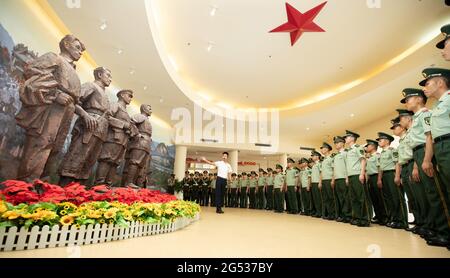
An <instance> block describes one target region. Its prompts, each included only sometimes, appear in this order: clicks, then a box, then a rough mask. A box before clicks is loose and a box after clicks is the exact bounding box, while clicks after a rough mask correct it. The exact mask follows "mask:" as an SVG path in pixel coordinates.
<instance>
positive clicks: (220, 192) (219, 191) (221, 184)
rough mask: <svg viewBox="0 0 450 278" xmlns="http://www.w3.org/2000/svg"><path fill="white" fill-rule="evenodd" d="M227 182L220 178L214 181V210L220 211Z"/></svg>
mask: <svg viewBox="0 0 450 278" xmlns="http://www.w3.org/2000/svg"><path fill="white" fill-rule="evenodd" d="M226 187H227V180H226V179H224V178H221V177H217V180H216V208H217V209H222V207H223V202H224V197H225V192H227V189H226Z"/></svg>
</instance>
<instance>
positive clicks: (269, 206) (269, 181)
mask: <svg viewBox="0 0 450 278" xmlns="http://www.w3.org/2000/svg"><path fill="white" fill-rule="evenodd" d="M273 180H274V174H273V170H272V168H267V178H266V201H267V202H266V210H273Z"/></svg>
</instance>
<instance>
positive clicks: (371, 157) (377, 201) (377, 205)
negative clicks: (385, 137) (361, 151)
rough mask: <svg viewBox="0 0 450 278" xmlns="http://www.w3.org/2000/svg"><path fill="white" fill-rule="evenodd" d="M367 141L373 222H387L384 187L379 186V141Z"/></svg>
mask: <svg viewBox="0 0 450 278" xmlns="http://www.w3.org/2000/svg"><path fill="white" fill-rule="evenodd" d="M366 142H367V147H366V148H367V150H366V151H367V167H366V175H367V177H366V180H367V187H368V190H369V195H370V199H371V201H372V205H373V209H374V211H375V216H374V218H373V221H372V222H373V223H378V224H380V225H386V224H387V222H388V221H387V212H386V207H385V201H384V198H383V192H382V188H379V187H378V184H377V181H378V174H379V170H378V168H379V167H378V164H379V157H380V155H379V154H378V153H377V149H378V142H377V141H375V140H370V139H368V140H366Z"/></svg>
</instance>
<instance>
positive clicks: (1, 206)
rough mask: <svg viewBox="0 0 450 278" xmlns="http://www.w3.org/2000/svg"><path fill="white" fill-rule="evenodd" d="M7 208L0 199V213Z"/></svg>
mask: <svg viewBox="0 0 450 278" xmlns="http://www.w3.org/2000/svg"><path fill="white" fill-rule="evenodd" d="M7 210H8V208H7V207H6V204H5V202H3V201H0V213H4V212H5V211H7Z"/></svg>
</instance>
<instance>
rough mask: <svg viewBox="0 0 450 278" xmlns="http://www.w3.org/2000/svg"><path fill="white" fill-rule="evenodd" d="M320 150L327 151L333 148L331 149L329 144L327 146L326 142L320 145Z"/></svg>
mask: <svg viewBox="0 0 450 278" xmlns="http://www.w3.org/2000/svg"><path fill="white" fill-rule="evenodd" d="M320 148H321V149H323V148H327V149H328V150H330V151H331V150H332V149H333V147H331V146H330V144H328V143H327V142H323V143H322V147H320Z"/></svg>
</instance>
